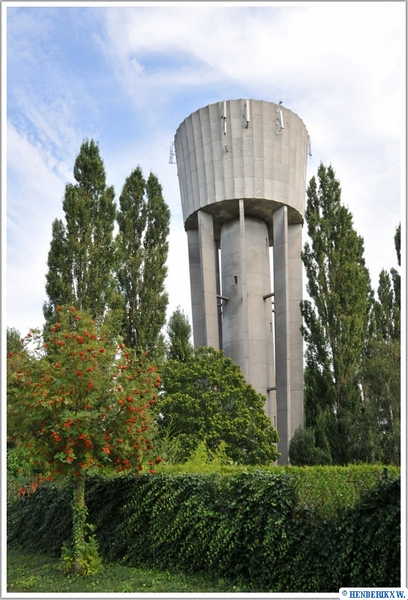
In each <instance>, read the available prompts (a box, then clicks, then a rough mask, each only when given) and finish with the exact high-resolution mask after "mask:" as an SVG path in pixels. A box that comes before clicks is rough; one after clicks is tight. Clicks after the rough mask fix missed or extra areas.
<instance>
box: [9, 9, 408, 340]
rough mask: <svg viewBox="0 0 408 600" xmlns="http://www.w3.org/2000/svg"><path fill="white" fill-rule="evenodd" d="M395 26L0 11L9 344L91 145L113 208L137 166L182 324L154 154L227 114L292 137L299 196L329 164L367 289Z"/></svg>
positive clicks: (370, 19) (321, 18)
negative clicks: (207, 111)
mask: <svg viewBox="0 0 408 600" xmlns="http://www.w3.org/2000/svg"><path fill="white" fill-rule="evenodd" d="M405 13H406V7H405V2H361V3H360V2H340V3H337V2H318V3H310V4H309V3H304V2H302V3H290V2H285V3H268V2H260V3H258V2H241V3H240V2H235V3H234V2H229V3H225V4H224V3H222V2H212V3H206V2H199V3H193V2H180V3H170V2H164V3H154V2H149V3H131V2H123V3H119V2H117V3H115V4H110V3H98V2H96V3H52V2H51V3H50V2H47V3H36V2H28V3H25V4H24V3H18V2H3V3H2V27H3V32H2V33H3V35H2V39H3V53H2V56H3V82H2V93H3V114H2V124H3V128H2V131H3V135H2V147H3V162H2V167H3V171H2V174H3V177H2V181H3V190H2V191H3V202H2V207H3V219H2V222H3V230H2V240H3V265H2V267H3V273H6V276H5V277H4V278H3V282H5V285H3V298H2V299H3V302H2V309H3V324H4V323H6V324H7V326H9V327H14V328H16V329H18V331H19V332H20V333H21V334H22V335H25V334H26V333H28V330H29V329H30V328H34V327H41V326H42V324H43V314H42V305H43V302H44V301H45V300H46V299H47V298H46V293H45V275H46V272H47V255H48V251H49V248H50V242H51V226H52V222H53V221H54V220H55V219H57V218H59V219H63V218H64V213H63V210H62V200H63V197H64V190H65V186H66V184H67V183H74V179H73V174H72V170H73V165H74V161H75V158H76V156H77V155H78V153H79V149H80V146H81V144H82V142H83V141H84V139H92V138H93V139H94V140H96V141H97V142H98V144H99V148H100V154H101V157H102V159H103V161H104V165H105V170H106V175H107V184H108V185H113V186H114V188H115V197H116V201H117V202H118V200H119V196H120V193H121V190H122V186H123V184H124V182H125V179H126V178H127V177H128V176H129V175H130V173H131V172H132V171H133V169H135V168H136V167H137V166H138V165H140V167H141V168H142V170H143V173H144V174H145V176H147V175H148V174H149V173H150V172H151V171H152V172H153V173H155V174H156V175H157V177H158V179H159V181H160V183H161V185H162V186H163V193H164V197H165V199H166V201H167V203H168V205H169V207H170V210H171V214H172V217H171V231H170V237H169V243H170V250H169V258H168V277H167V281H166V288H167V291H168V294H169V308H168V317H169V316H170V315H171V314H172V312H173V311H174V310H175V309H176V308H177V307H178V306H180V307H181V308H182V310H184V312H185V313H186V314H187V316H189V318H190V322H191V306H190V301H191V300H190V285H189V268H188V253H187V236H186V233H185V231H184V225H183V220H182V213H181V203H180V193H179V184H178V178H177V166H176V165H174V164H169V147H170V143H171V142H172V141H173V139H174V135H175V132H176V130H177V127H178V126H179V124H180V123H181V122H182V121H183V120H184V119H185V118H186V117H187V116H189V115H190V114H191V113H192V112H194V111H196V110H198V109H199V108H201V107H204V106H206V105H208V104H211V103H214V102H218V101H221V100H230V99H238V98H244V99H246V98H249V99H256V100H266V101H271V102H278V101H279V100H281V99H282V100H283V103H284V106H285V107H286V108H288V109H290V110H292V111H293V112H295V113H296V114H298V115H299V116H300V118H301V119H302V120H303V121H304V123H305V125H306V127H307V129H308V132H309V134H310V136H311V144H312V157H310V158H309V159H308V168H307V182H308V181H309V180H310V178H311V177H313V176H314V175H316V173H317V168H318V166H319V164H320V162H323V163H324V164H326V165H329V164H332V166H333V168H334V170H335V172H336V176H337V178H338V179H339V181H340V183H341V188H342V201H343V203H344V204H345V205H346V206H347V207H348V208H349V209H350V211H351V212H352V214H353V217H354V226H355V229H356V230H357V232H358V233H359V234H360V235H361V236H362V237H363V239H364V244H365V259H366V263H367V266H368V268H369V270H370V274H371V282H372V286H373V288H374V289H376V287H377V284H378V276H379V273H380V271H381V269H383V268H384V269H387V270H389V269H390V268H391V267H397V261H396V253H395V248H394V234H395V230H396V227H397V226H398V224H399V223H400V221H402V222H403V223H405V188H404V182H405V132H406V122H405V72H406V64H405V40H406V37H405V36H406V31H405V23H406V14H405ZM404 234H405V231H404V227H403V242H404V244H405V235H404ZM404 248H405V246H404V247H403V256H405V249H404ZM402 268H403V269H404V265H403V267H402Z"/></svg>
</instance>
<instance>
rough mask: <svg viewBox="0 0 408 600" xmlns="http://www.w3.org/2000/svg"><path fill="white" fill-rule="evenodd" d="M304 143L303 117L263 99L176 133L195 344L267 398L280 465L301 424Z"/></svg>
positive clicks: (217, 108)
mask: <svg viewBox="0 0 408 600" xmlns="http://www.w3.org/2000/svg"><path fill="white" fill-rule="evenodd" d="M307 146H308V134H307V130H306V127H305V125H304V123H303V121H302V120H301V119H300V118H299V117H298V116H297V115H296V114H295V113H293V112H292V111H290V110H288V109H287V108H285V107H283V106H281V105H280V104H279V105H278V104H274V103H272V102H265V101H262V100H229V101H221V102H217V103H215V104H210V105H209V106H206V107H204V108H200V109H199V110H197V111H195V112H193V113H192V114H191V115H190V116H189V117H187V118H186V119H185V120H184V121H183V122H182V123H181V125H180V126H179V127H178V129H177V132H176V135H175V153H176V159H177V171H178V177H179V184H180V194H181V202H182V208H183V218H184V223H185V229H186V231H187V234H188V242H189V264H190V281H191V296H192V309H193V310H192V312H193V333H194V343H195V345H196V346H198V345H207V346H213V347H215V348H221V349H223V350H224V351H225V354H226V355H227V356H230V357H231V358H232V360H234V362H236V363H237V364H238V365H239V366H240V367H241V370H242V372H243V374H244V376H245V378H246V379H247V381H248V383H251V384H252V385H253V387H254V388H255V389H256V390H257V391H259V392H261V393H262V394H264V395H265V398H266V404H265V410H266V412H267V414H268V415H269V417H270V418H271V420H272V422H273V424H274V425H277V428H278V431H279V435H280V439H281V442H280V444H279V446H278V449H279V450H280V452H281V453H282V456H281V462H282V463H285V462H287V459H288V445H289V441H290V438H291V436H292V435H293V433H294V431H295V429H296V428H297V427H298V426H299V425H301V424H303V390H302V370H303V366H302V365H303V340H302V335H301V333H300V326H301V324H302V318H301V313H300V307H299V304H300V301H301V300H302V264H301V258H300V251H301V238H302V223H303V216H304V204H305V188H306V163H307ZM270 246H274V252H273V285H272V284H271V277H270V264H269V247H270ZM272 307H273V308H272ZM275 374H276V375H275Z"/></svg>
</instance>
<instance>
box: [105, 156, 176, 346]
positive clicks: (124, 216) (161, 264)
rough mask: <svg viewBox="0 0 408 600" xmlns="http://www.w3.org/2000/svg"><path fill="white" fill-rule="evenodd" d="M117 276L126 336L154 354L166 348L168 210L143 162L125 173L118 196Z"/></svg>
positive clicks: (131, 342)
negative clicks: (163, 331) (145, 172)
mask: <svg viewBox="0 0 408 600" xmlns="http://www.w3.org/2000/svg"><path fill="white" fill-rule="evenodd" d="M119 204H120V210H119V211H118V213H117V220H118V224H119V235H118V240H117V243H118V254H119V263H120V267H119V269H118V281H119V286H120V291H121V293H122V295H123V299H124V306H125V317H124V321H123V336H124V339H125V342H126V344H127V345H128V346H129V347H131V348H138V347H139V348H143V350H144V351H146V352H148V353H149V354H150V356H152V357H153V356H155V357H156V358H158V357H161V356H162V355H163V354H164V339H163V336H162V334H161V329H162V327H163V326H164V324H165V321H166V309H167V305H168V295H167V293H166V291H165V287H164V283H165V278H166V275H167V267H166V261H167V256H168V248H169V244H168V234H169V231H170V210H169V208H168V206H167V204H166V202H165V200H164V198H163V193H162V186H161V185H160V184H159V182H158V179H157V177H156V176H155V175H153V173H150V175H149V177H148V179H147V181H146V180H145V179H144V177H143V173H142V170H141V168H140V167H137V168H136V169H135V170H134V171H132V173H131V174H130V176H129V177H128V178H127V179H126V182H125V184H124V186H123V190H122V193H121V195H120V198H119Z"/></svg>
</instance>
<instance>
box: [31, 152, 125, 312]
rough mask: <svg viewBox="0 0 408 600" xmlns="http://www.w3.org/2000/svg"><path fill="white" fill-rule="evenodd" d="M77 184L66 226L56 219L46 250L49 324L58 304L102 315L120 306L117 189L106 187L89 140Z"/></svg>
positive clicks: (68, 195) (78, 163)
mask: <svg viewBox="0 0 408 600" xmlns="http://www.w3.org/2000/svg"><path fill="white" fill-rule="evenodd" d="M74 178H75V180H76V183H75V184H71V183H69V184H67V185H66V188H65V196H64V200H63V204H62V207H63V210H64V214H65V224H64V222H63V221H62V220H60V219H56V220H55V221H54V222H53V225H52V240H51V246H50V251H49V253H48V261H47V264H48V273H47V275H46V282H47V283H46V292H47V296H48V298H49V300H48V302H47V303H45V304H44V307H43V310H44V316H45V318H46V320H47V322H49V321H50V320H51V319H52V315H53V312H54V310H55V307H56V306H57V305H58V304H75V305H76V306H77V308H79V309H80V310H84V311H87V312H90V313H91V315H92V316H93V318H103V317H104V315H105V312H106V310H107V309H109V308H110V309H112V308H118V306H117V305H118V296H117V290H116V286H115V281H114V277H113V273H114V269H115V265H116V254H115V251H114V242H113V230H114V225H115V213H116V209H115V203H114V195H115V194H114V190H113V187H107V185H106V174H105V169H104V164H103V161H102V159H101V157H100V153H99V147H98V145H97V144H96V143H95V142H94V140H91V141H88V140H85V141H84V142H83V144H82V145H81V148H80V151H79V154H78V156H77V158H76V160H75V164H74Z"/></svg>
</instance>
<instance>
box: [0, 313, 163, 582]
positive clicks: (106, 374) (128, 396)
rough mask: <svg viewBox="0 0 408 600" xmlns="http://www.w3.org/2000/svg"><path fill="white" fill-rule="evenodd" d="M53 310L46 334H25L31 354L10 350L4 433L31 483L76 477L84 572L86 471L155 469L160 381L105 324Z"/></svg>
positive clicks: (77, 539)
mask: <svg viewBox="0 0 408 600" xmlns="http://www.w3.org/2000/svg"><path fill="white" fill-rule="evenodd" d="M56 313H57V314H56V315H55V317H56V318H55V320H54V324H53V325H51V327H50V329H51V337H50V340H49V341H48V342H45V343H44V339H43V337H42V336H41V334H40V333H39V332H38V331H34V330H33V331H32V332H30V333H29V334H28V336H27V337H26V338H25V340H24V346H25V347H26V346H27V345H28V343H29V342H30V343H31V344H32V343H34V354H32V353H30V352H27V351H25V350H24V349H23V350H21V351H20V352H18V353H13V352H10V353H9V354H8V358H7V369H8V384H7V423H8V431H7V433H8V437H9V439H11V440H12V441H13V442H14V443H15V444H16V448H20V449H21V451H22V452H23V453H24V455H25V456H27V451H28V452H29V455H28V457H29V461H30V464H31V465H32V467H33V471H35V473H36V474H37V477H36V478H34V479H33V481H32V483H31V491H35V489H36V487H37V486H38V485H39V484H40V483H42V482H43V481H44V480H47V479H48V480H52V479H67V478H72V479H73V480H74V482H75V485H74V490H75V491H74V497H73V503H72V510H73V540H74V548H73V554H72V556H71V559H72V560H71V562H70V564H72V568H73V570H74V571H75V572H76V573H86V572H88V571H89V568H91V567H92V565H93V566H95V565H97V564H98V560H97V547H96V545H95V540H94V538H91V539H89V540H86V536H85V531H86V517H87V508H86V504H85V483H86V479H87V476H88V475H89V474H92V473H95V472H99V470H100V469H102V470H104V469H105V470H107V471H108V472H111V471H116V472H122V471H133V472H137V473H138V472H139V471H141V470H142V468H143V463H144V464H145V467H148V468H150V470H151V472H153V473H154V472H155V471H154V468H153V465H154V464H155V462H157V463H158V462H160V459H159V458H158V457H156V458H154V455H153V454H152V450H153V446H152V442H151V440H150V439H149V437H148V436H149V432H148V430H149V426H150V423H151V421H152V416H151V406H152V405H153V404H154V402H155V401H156V399H157V389H156V388H157V387H158V386H159V385H160V383H161V382H160V378H159V377H158V375H157V371H156V367H154V366H151V365H150V364H149V363H148V362H147V360H146V358H145V357H144V355H143V354H141V355H140V356H138V357H136V356H135V355H134V354H133V353H131V352H129V350H128V349H127V348H126V347H125V345H124V344H123V343H119V344H118V343H117V341H115V337H114V335H113V334H112V331H111V330H110V329H109V327H108V326H107V325H106V324H105V325H103V326H98V325H97V324H96V323H95V321H94V320H93V319H92V318H91V316H90V315H89V314H88V313H85V312H82V311H77V310H76V309H75V308H74V307H69V305H68V306H62V307H59V306H57V307H56ZM149 455H151V460H150V461H148V457H149ZM149 465H151V466H149ZM20 491H21V493H27V491H28V490H27V489H25V488H23V489H21V490H20Z"/></svg>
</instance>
